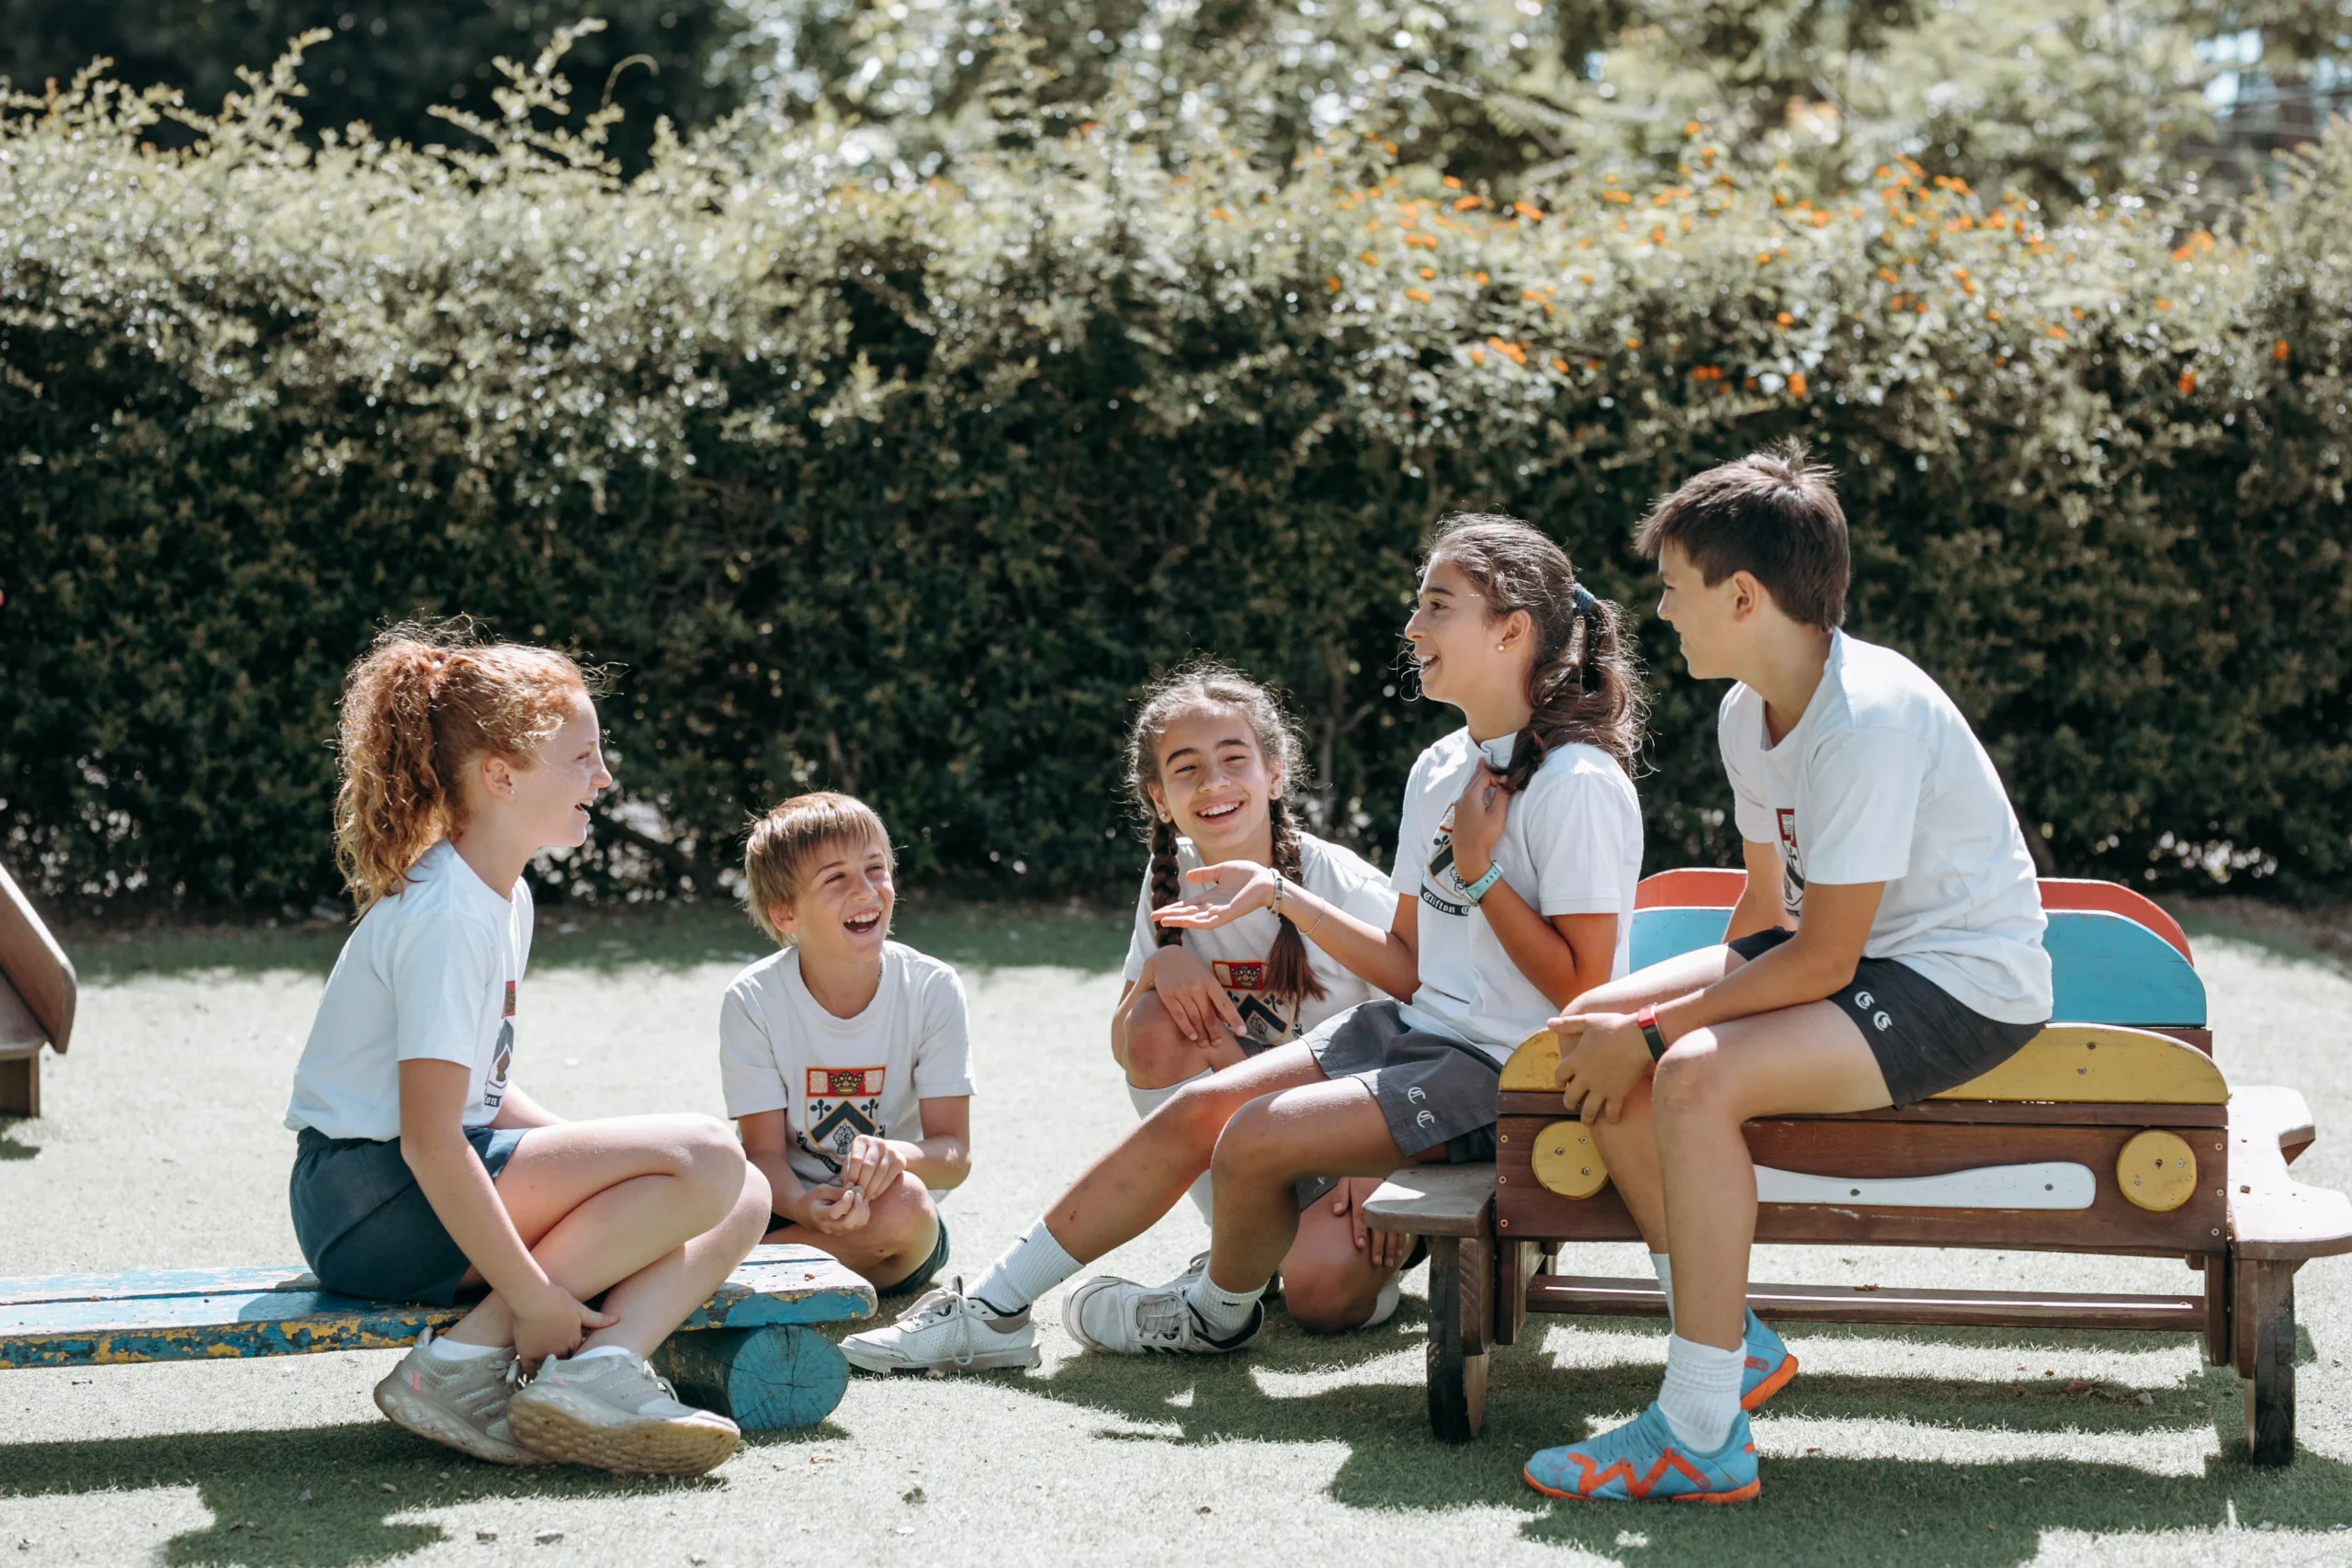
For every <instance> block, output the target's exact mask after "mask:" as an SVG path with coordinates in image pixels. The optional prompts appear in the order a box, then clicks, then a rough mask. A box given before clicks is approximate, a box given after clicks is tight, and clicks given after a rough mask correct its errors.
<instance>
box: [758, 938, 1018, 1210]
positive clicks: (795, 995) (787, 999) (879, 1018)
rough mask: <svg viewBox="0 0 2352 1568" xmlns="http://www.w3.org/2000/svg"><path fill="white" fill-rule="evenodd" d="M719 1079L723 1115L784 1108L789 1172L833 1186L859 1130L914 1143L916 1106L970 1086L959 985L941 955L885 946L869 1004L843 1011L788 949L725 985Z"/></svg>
mask: <svg viewBox="0 0 2352 1568" xmlns="http://www.w3.org/2000/svg"><path fill="white" fill-rule="evenodd" d="M718 1076H719V1084H720V1087H721V1089H722V1090H723V1091H724V1092H725V1094H726V1097H727V1114H728V1115H729V1116H731V1117H737V1118H741V1117H745V1116H757V1115H759V1114H761V1113H762V1112H763V1111H783V1112H784V1121H785V1126H786V1130H787V1131H788V1132H789V1133H790V1134H791V1138H790V1140H789V1142H788V1143H787V1144H786V1158H787V1159H788V1161H789V1163H790V1164H791V1166H792V1169H793V1174H795V1175H797V1177H799V1178H800V1179H801V1180H803V1181H805V1182H807V1183H808V1184H809V1185H810V1186H811V1187H829V1186H831V1185H832V1183H833V1182H834V1180H835V1179H837V1178H838V1177H839V1176H840V1175H841V1168H842V1161H843V1160H844V1159H845V1158H847V1157H848V1154H849V1145H850V1143H851V1141H852V1140H854V1138H855V1137H856V1136H857V1135H858V1134H860V1133H868V1134H874V1135H875V1136H876V1137H883V1138H891V1139H896V1140H898V1141H899V1142H903V1143H915V1142H918V1141H920V1140H921V1139H922V1106H921V1104H920V1103H919V1102H920V1101H922V1100H953V1099H959V1098H963V1097H966V1096H968V1095H969V1094H970V1093H971V1092H972V1036H971V1031H970V1028H969V1027H968V1026H967V1022H966V1020H965V1010H964V985H963V982H962V981H961V980H959V979H957V978H956V971H955V970H954V969H953V968H952V967H950V966H949V965H947V964H943V963H941V962H940V961H939V960H938V959H936V958H933V957H930V956H928V955H927V954H924V953H917V952H916V951H915V950H914V949H913V948H911V947H908V946H906V945H905V944H904V943H902V942H884V943H883V944H882V983H881V985H880V986H879V987H877V988H876V990H875V993H874V999H873V1000H872V1001H870V1002H868V1003H866V1004H865V1011H863V1012H861V1013H859V1014H858V1015H857V1016H856V1017H855V1018H836V1017H834V1016H833V1015H832V1014H831V1013H830V1012H828V1011H826V1010H825V1007H824V1004H823V1003H821V1002H820V1001H818V999H817V998H815V997H814V996H812V995H810V994H809V983H808V981H806V980H805V979H803V978H802V977H801V974H800V950H799V949H798V948H797V947H787V948H786V949H785V950H784V951H782V952H781V953H774V954H772V955H770V956H769V957H766V958H763V959H761V960H760V961H759V962H758V963H757V964H752V966H751V967H750V968H748V969H745V970H744V971H743V972H742V973H741V974H740V975H738V976H735V979H734V981H733V983H732V984H730V985H729V987H727V999H726V1000H725V1001H724V1002H722V1003H721V1004H720V1005H719V1012H718Z"/></svg>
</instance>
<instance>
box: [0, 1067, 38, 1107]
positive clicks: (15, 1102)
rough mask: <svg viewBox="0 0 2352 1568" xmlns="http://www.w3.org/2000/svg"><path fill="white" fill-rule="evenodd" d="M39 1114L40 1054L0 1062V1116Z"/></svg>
mask: <svg viewBox="0 0 2352 1568" xmlns="http://www.w3.org/2000/svg"><path fill="white" fill-rule="evenodd" d="M39 1115H40V1052H38V1051H36V1052H34V1053H33V1054H32V1055H29V1056H15V1057H11V1058H10V1059H8V1060H7V1061H5V1062H0V1116H39Z"/></svg>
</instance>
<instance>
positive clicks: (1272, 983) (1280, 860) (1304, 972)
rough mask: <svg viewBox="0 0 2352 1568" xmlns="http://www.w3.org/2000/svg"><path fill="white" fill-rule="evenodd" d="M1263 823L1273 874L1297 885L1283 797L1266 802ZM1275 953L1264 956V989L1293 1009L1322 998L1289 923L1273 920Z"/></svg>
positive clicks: (1294, 842) (1294, 844)
mask: <svg viewBox="0 0 2352 1568" xmlns="http://www.w3.org/2000/svg"><path fill="white" fill-rule="evenodd" d="M1266 823H1267V826H1268V827H1269V828H1270V829H1272V834H1273V862H1274V871H1275V872H1276V873H1277V874H1280V875H1282V876H1285V877H1288V878H1289V879H1290V880H1291V881H1293V882H1296V881H1297V880H1298V879H1299V865H1300V860H1299V847H1298V829H1297V828H1296V826H1295V825H1294V824H1293V823H1292V821H1291V819H1290V808H1289V807H1286V806H1284V805H1283V797H1282V796H1281V795H1275V796H1274V797H1273V798H1272V800H1269V801H1268V802H1266ZM1275 926H1276V930H1275V932H1274V950H1273V952H1272V953H1269V954H1267V956H1266V989H1267V990H1269V991H1271V992H1272V993H1273V994H1274V995H1275V996H1277V997H1280V998H1282V999H1283V1000H1284V1001H1285V1002H1288V1003H1289V1004H1291V1006H1293V1007H1296V1006H1297V1005H1298V1004H1299V1003H1301V1002H1319V1001H1321V1000H1322V999H1323V996H1324V990H1323V982H1322V981H1320V980H1318V979H1317V978H1316V977H1315V967H1314V965H1313V964H1309V963H1308V962H1307V959H1306V938H1305V937H1303V936H1301V935H1299V934H1298V928H1297V927H1296V926H1295V925H1292V924H1291V923H1290V922H1289V921H1288V920H1277V921H1275Z"/></svg>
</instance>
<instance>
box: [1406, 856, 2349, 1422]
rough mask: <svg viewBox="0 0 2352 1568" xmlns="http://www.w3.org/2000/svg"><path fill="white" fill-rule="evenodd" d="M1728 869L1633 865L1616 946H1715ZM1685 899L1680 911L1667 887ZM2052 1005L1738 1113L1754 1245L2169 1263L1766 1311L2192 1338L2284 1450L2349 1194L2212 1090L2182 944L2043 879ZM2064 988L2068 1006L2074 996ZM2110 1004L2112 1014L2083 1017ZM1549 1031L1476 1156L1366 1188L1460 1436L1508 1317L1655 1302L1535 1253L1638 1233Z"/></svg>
mask: <svg viewBox="0 0 2352 1568" xmlns="http://www.w3.org/2000/svg"><path fill="white" fill-rule="evenodd" d="M1742 879H1743V874H1741V873H1738V872H1731V873H1714V872H1670V873H1667V874H1665V875H1664V876H1662V877H1653V878H1650V879H1649V880H1648V881H1646V882H1645V883H1644V884H1643V896H1642V899H1641V901H1640V903H1639V904H1638V905H1637V908H1636V912H1635V916H1634V922H1635V923H1634V949H1635V953H1636V954H1637V955H1639V954H1644V953H1646V954H1647V957H1646V959H1645V958H1643V957H1640V956H1637V957H1636V960H1635V962H1636V964H1637V965H1638V964H1641V963H1643V962H1656V961H1657V959H1658V958H1661V957H1666V956H1670V955H1671V954H1672V953H1676V952H1681V951H1687V950H1688V949H1690V948H1691V947H1695V946H1699V945H1702V944H1705V943H1711V942H1719V941H1721V940H1722V935H1723V930H1724V922H1725V921H1726V920H1727V919H1728V918H1729V908H1728V904H1729V902H1730V900H1731V899H1732V898H1736V897H1737V894H1738V890H1739V886H1741V883H1742ZM1691 898H1700V899H1704V900H1707V901H1706V902H1703V903H1699V904H1691V903H1688V902H1680V901H1679V900H1684V899H1691ZM2043 904H2044V907H2045V908H2047V909H2048V910H2049V911H2050V913H2051V931H2052V938H2051V941H2050V943H2049V947H2050V952H2051V955H2052V968H2053V972H2054V979H2055V982H2056V987H2057V993H2058V996H2059V997H2060V998H2061V1001H2060V1010H2059V1013H2058V1016H2059V1017H2060V1018H2062V1019H2086V1018H2087V1019H2090V1020H2093V1021H2087V1022H2064V1023H2052V1026H2051V1027H2050V1028H2049V1029H2047V1030H2045V1031H2043V1032H2042V1033H2041V1035H2040V1036H2038V1037H2037V1038H2035V1039H2034V1040H2033V1041H2031V1042H2030V1043H2028V1044H2027V1046H2026V1047H2025V1048H2024V1049H2023V1050H2022V1051H2020V1052H2018V1055H2016V1056H2014V1057H2012V1058H2011V1059H2010V1060H2009V1061H2008V1062H2007V1063H2004V1064H2003V1065H2002V1066H2000V1067H1998V1068H1996V1069H1995V1070H1994V1071H1993V1072H1991V1073H1988V1074H1986V1075H1985V1077H1981V1078H1978V1079H1976V1080H1975V1081H1974V1082H1972V1083H1968V1084H1963V1085H1962V1086H1960V1087H1959V1088H1957V1089H1952V1090H1951V1091H1949V1092H1948V1093H1945V1094H1942V1095H1939V1096H1937V1097H1935V1098H1934V1099H1933V1100H1929V1101H1928V1102H1926V1103H1925V1104H1921V1105H1916V1106H1911V1107H1908V1108H1905V1109H1904V1110H1900V1111H1896V1110H1884V1111H1865V1112H1861V1113H1859V1114H1855V1115H1849V1116H1790V1117H1779V1118H1773V1119H1770V1120H1763V1121H1757V1122H1749V1123H1748V1125H1747V1143H1748V1147H1749V1149H1750V1151H1751V1152H1752V1153H1753V1155H1754V1156H1755V1158H1756V1161H1757V1165H1758V1198H1759V1200H1760V1202H1759V1207H1758V1215H1757V1228H1756V1239H1757V1240H1758V1242H1763V1243H1781V1244H1788V1243H1795V1244H1813V1245H1826V1246H1835V1247H1841V1248H1843V1247H1998V1248H2000V1249H2002V1250H2005V1251H2021V1250H2042V1251H2058V1252H2079V1253H2099V1254H2109V1255H2115V1256H2127V1257H2154V1258H2163V1257H2173V1258H2184V1259H2186V1261H2187V1263H2188V1267H2189V1268H2190V1269H2192V1270H2194V1271H2195V1277H2193V1278H2192V1279H2191V1280H2187V1281H2184V1284H2185V1286H2186V1288H2185V1289H2184V1290H2182V1291H2181V1292H2178V1293H2177V1294H2170V1295H2109V1294H2080V1293H2067V1292H2000V1291H1918V1290H1905V1289H1899V1288H1894V1287H1879V1286H1864V1287H1844V1286H1838V1287H1822V1286H1804V1285H1757V1286H1754V1287H1752V1288H1751V1289H1750V1292H1749V1295H1748V1301H1749V1303H1750V1304H1751V1305H1752V1306H1753V1307H1754V1308H1755V1309H1756V1311H1757V1313H1758V1315H1760V1316H1763V1317H1766V1318H1775V1319H1789V1320H1795V1321H1808V1322H1828V1323H1896V1324H1936V1325H1973V1326H1982V1327H2032V1328H2043V1327H2066V1328H2120V1329H2132V1330H2140V1331H2147V1330H2169V1331H2177V1332H2181V1333H2195V1334H2199V1335H2200V1336H2202V1337H2203V1340H2204V1348H2205V1353H2206V1355H2207V1357H2208V1359H2210V1360H2211V1362H2212V1364H2214V1365H2216V1366H2232V1367H2234V1368H2235V1369H2236V1370H2237V1371H2238V1373H2239V1375H2240V1376H2241V1377H2242V1378H2244V1379H2245V1432H2246V1445H2247V1449H2248V1451H2249V1452H2250V1453H2251V1455H2252V1456H2253V1458H2254V1460H2255V1461H2256V1462H2257V1463H2262V1464H2285V1463H2287V1462H2288V1461H2290V1460H2291V1459H2292V1458H2293V1455H2294V1422H2295V1372H2294V1348H2295V1321H2294V1276H2295V1270H2296V1269H2297V1268H2299V1267H2300V1266H2301V1264H2302V1263H2303V1262H2304V1261H2305V1260H2306V1259H2309V1258H2319V1257H2326V1256H2330V1255H2334V1254H2339V1253H2346V1252H2352V1201H2347V1200H2346V1197H2345V1196H2344V1195H2343V1194H2342V1193H2339V1192H2334V1191H2330V1190H2324V1189H2320V1188H2313V1187H2306V1186H2303V1185H2302V1184H2301V1183H2299V1182H2297V1181H2296V1180H2294V1179H2293V1178H2292V1177H2291V1176H2290V1174H2289V1173H2288V1165H2289V1163H2290V1161H2292V1160H2293V1159H2294V1158H2295V1156H2298V1155H2300V1154H2301V1152H2302V1151H2303V1150H2304V1149H2305V1148H2307V1147H2309V1146H2310V1145H2311V1143H2312V1136H2313V1132H2312V1123H2311V1114H2310V1111H2309V1110H2308V1109H2307V1108H2306V1107H2305V1105H2304V1103H2303V1100H2302V1097H2301V1095H2300V1094H2298V1093H2296V1092H2295V1091H2294V1090H2292V1089H2269V1088H2251V1087H2240V1088H2237V1089H2234V1090H2233V1089H2232V1088H2231V1087H2230V1086H2229V1085H2228V1084H2227V1083H2225V1082H2224V1081H2223V1079H2222V1073H2221V1071H2220V1069H2219V1068H2218V1067H2216V1066H2214V1065H2213V1062H2212V1058H2211V1055H2210V1052H2211V1034H2210V1033H2209V1032H2207V1030H2206V1027H2205V1025H2206V1019H2205V1009H2204V988H2203V984H2202V982H2201V981H2199V980H2198V978H2197V976H2196V971H2195V968H2194V966H2193V964H2192V962H2191V958H2190V954H2189V953H2188V940H2187V938H2186V937H2185V936H2183V935H2182V934H2181V933H2180V930H2179V927H2178V926H2177V924H2176V923H2174V922H2173V921H2172V920H2171V919H2169V918H2168V917H2165V916H2164V914H2163V911H2162V910H2160V909H2157V908H2155V906H2154V905H2153V904H2149V903H2148V902H2147V901H2146V900H2145V899H2143V898H2141V897H2139V896H2138V895H2136V894H2133V893H2131V891H2130V890H2129V889H2127V888H2122V887H2117V886H2112V885H2108V884H2083V883H2054V882H2053V883H2045V884H2043ZM2070 1002H2071V1003H2072V1004H2073V1005H2074V1008H2075V1010H2068V1004H2069V1003H2070ZM2113 1012H2121V1013H2125V1014H2127V1015H2128V1017H2127V1018H2125V1019H2123V1020H2115V1019H2109V1018H2105V1017H2101V1016H2099V1015H2100V1014H2101V1013H2113ZM1558 1060H1559V1043H1558V1042H1557V1041H1556V1040H1555V1039H1554V1037H1553V1036H1552V1034H1551V1033H1550V1032H1549V1031H1540V1032H1537V1033H1535V1034H1533V1035H1532V1036H1530V1037H1529V1038H1528V1040H1527V1041H1525V1042H1524V1043H1522V1044H1521V1046H1520V1047H1519V1049H1518V1050H1517V1051H1516V1052H1515V1053H1514V1054H1513V1055H1512V1056H1511V1058H1510V1062H1509V1063H1508V1064H1507V1065H1506V1066H1505V1067H1504V1069H1503V1073H1502V1077H1501V1082H1500V1085H1499V1089H1498V1095H1497V1105H1496V1143H1497V1159H1496V1163H1495V1164H1494V1165H1493V1166H1462V1167H1453V1168H1411V1169H1407V1170H1400V1171H1398V1172H1397V1173H1396V1174H1395V1175H1394V1176H1392V1177H1390V1178H1389V1179H1388V1180H1387V1182H1386V1183H1385V1184H1384V1185H1383V1186H1382V1187H1381V1188H1380V1190H1378V1191H1377V1192H1376V1193H1375V1194H1374V1196H1373V1197H1372V1199H1371V1200H1370V1201H1368V1202H1367V1203H1366V1204H1365V1217H1366V1223H1367V1224H1370V1225H1371V1226H1373V1227H1374V1229H1378V1230H1385V1231H1397V1232H1406V1233H1415V1234H1420V1235H1428V1236H1429V1237H1430V1334H1429V1345H1428V1352H1427V1354H1428V1363H1429V1406H1430V1424H1431V1425H1432V1426H1433V1427H1435V1428H1436V1429H1437V1431H1438V1432H1439V1433H1440V1434H1441V1435H1442V1436H1444V1437H1446V1438H1452V1439H1455V1440H1463V1439H1466V1438H1471V1437H1475V1436H1476V1433H1477V1430H1478V1427H1479V1424H1480V1421H1481V1419H1482V1417H1483V1414H1484V1410H1485V1402H1486V1381H1487V1372H1486V1369H1487V1356H1488V1355H1489V1354H1490V1353H1491V1352H1492V1350H1493V1348H1495V1347H1497V1346H1504V1345H1510V1344H1511V1343H1512V1342H1513V1341H1514V1340H1516V1339H1517V1338H1518V1337H1519V1334H1520V1331H1521V1328H1522V1327H1523V1326H1524V1325H1525V1322H1526V1315H1527V1314H1529V1313H1530V1312H1550V1313H1568V1314H1655V1315H1663V1314H1664V1313H1665V1311H1666V1302H1665V1298H1664V1296H1663V1294H1662V1293H1661V1292H1659V1290H1658V1288H1657V1284H1656V1282H1655V1281H1653V1280H1608V1279H1595V1278H1588V1277H1584V1276H1580V1275H1570V1274H1565V1273H1562V1272H1559V1271H1558V1263H1559V1260H1560V1254H1561V1249H1562V1247H1564V1246H1565V1245H1566V1244H1567V1243H1571V1242H1577V1241H1634V1240H1638V1239H1639V1238H1640V1232H1639V1231H1638V1230H1637V1229H1636V1228H1635V1227H1634V1223H1633V1219H1632V1216H1631V1215H1630V1214H1628V1213H1626V1210H1625V1206H1624V1204H1623V1201H1621V1200H1620V1199H1619V1198H1618V1196H1617V1194H1616V1193H1615V1191H1614V1190H1611V1188H1610V1186H1609V1175H1608V1170H1607V1168H1606V1167H1605V1165H1604V1164H1603V1162H1602V1161H1601V1159H1600V1155H1599V1151H1598V1149H1597V1148H1596V1147H1595V1145H1594V1144H1593V1142H1592V1139H1591V1136H1590V1134H1589V1133H1588V1132H1587V1131H1586V1129H1585V1128H1584V1127H1583V1125H1582V1124H1581V1123H1580V1122H1576V1121H1574V1120H1571V1119H1569V1118H1567V1117H1566V1115H1565V1113H1564V1112H1563V1111H1562V1108H1561V1104H1560V1099H1559V1093H1558V1091H1557V1090H1556V1089H1555V1088H1554V1087H1553V1083H1552V1071H1553V1068H1554V1066H1555V1065H1556V1063H1557V1062H1558Z"/></svg>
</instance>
